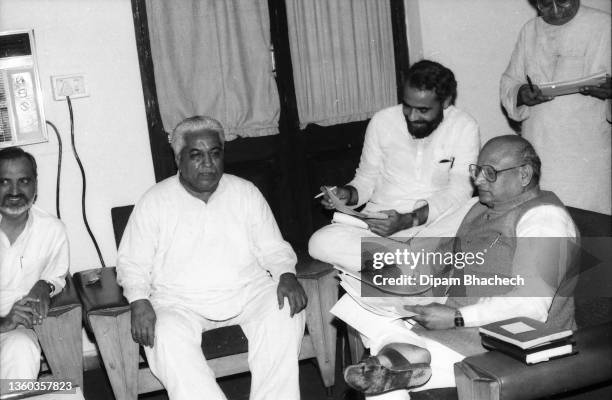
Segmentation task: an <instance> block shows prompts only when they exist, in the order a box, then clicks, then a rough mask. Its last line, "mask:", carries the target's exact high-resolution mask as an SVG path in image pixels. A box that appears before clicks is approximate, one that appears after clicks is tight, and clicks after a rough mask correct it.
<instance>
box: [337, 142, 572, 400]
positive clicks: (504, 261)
mask: <svg viewBox="0 0 612 400" xmlns="http://www.w3.org/2000/svg"><path fill="white" fill-rule="evenodd" d="M540 164H541V163H540V159H539V157H538V155H537V153H536V152H535V150H534V149H533V147H532V146H531V144H530V143H529V142H528V141H527V140H525V139H524V138H522V137H520V136H517V135H507V136H499V137H496V138H493V139H491V140H490V141H489V142H487V143H486V144H485V146H484V147H483V148H482V150H481V151H480V154H479V156H478V161H477V163H476V164H472V165H470V167H469V171H470V175H471V178H472V180H473V182H474V184H475V185H476V187H477V188H478V197H476V198H474V199H473V200H472V201H470V203H469V204H468V205H466V207H464V209H463V210H461V211H460V212H458V213H457V214H456V215H454V216H453V218H455V219H456V220H457V221H459V220H460V221H461V222H460V224H459V227H458V229H457V233H456V238H451V239H444V238H441V239H436V238H432V237H431V236H432V235H431V232H432V230H433V229H435V227H434V226H431V227H429V228H427V229H425V230H424V231H422V232H421V233H419V235H418V236H417V237H415V238H413V239H412V240H411V241H410V242H409V244H408V245H409V248H410V249H411V250H412V251H413V252H414V251H417V250H418V249H421V248H423V247H430V248H432V247H431V246H430V245H431V244H432V243H433V242H436V241H438V240H439V241H438V242H437V243H436V248H437V250H438V251H440V252H445V251H452V252H453V253H454V254H457V253H458V252H462V253H464V254H467V253H471V254H477V253H478V252H483V253H484V254H483V259H484V262H483V263H478V262H476V263H472V264H466V265H462V266H461V267H459V266H458V264H457V263H455V265H449V266H447V267H446V268H444V267H442V268H438V269H436V267H435V266H432V267H431V271H429V270H428V268H427V266H423V265H419V266H417V268H419V269H421V268H422V271H423V272H429V273H432V274H437V275H438V276H450V277H455V278H460V280H461V281H462V282H463V284H460V285H448V286H447V287H442V288H438V293H436V292H435V291H434V294H436V295H441V296H448V300H447V301H446V303H445V304H439V303H432V304H429V305H421V306H405V307H404V308H406V309H407V310H409V311H411V312H414V313H415V314H416V315H415V316H414V317H412V319H413V320H414V321H416V322H417V323H418V324H416V325H415V326H414V327H413V328H412V329H410V330H409V329H404V328H400V327H398V326H397V324H395V323H392V322H388V320H381V321H378V322H379V323H376V324H373V325H372V326H370V327H368V328H365V329H364V326H367V325H364V324H361V325H360V329H359V330H360V333H362V334H363V335H364V336H365V337H366V338H367V339H368V340H369V345H370V350H371V352H372V354H377V352H378V351H379V350H381V349H382V348H383V347H384V346H385V345H388V344H389V343H411V344H413V345H417V346H421V347H425V348H427V350H429V352H430V353H431V370H432V376H431V380H430V381H429V382H428V383H427V384H426V385H424V386H422V387H421V388H419V390H422V389H431V388H436V387H447V386H454V385H455V382H454V374H453V364H454V363H455V362H458V361H460V360H461V359H463V358H464V357H466V356H469V355H473V354H477V353H481V352H484V349H483V348H482V346H481V344H480V337H479V334H478V330H477V328H478V327H479V326H482V325H485V324H488V323H492V322H496V321H502V320H505V319H509V318H513V317H519V316H525V317H530V318H533V319H536V320H539V321H542V322H545V323H546V324H547V325H549V326H551V327H558V328H564V329H571V328H575V321H574V301H573V297H572V295H571V293H572V290H573V286H572V285H573V281H571V280H567V274H568V271H569V269H570V266H571V265H572V262H573V260H574V255H575V253H574V252H575V249H576V247H575V245H574V244H575V241H576V237H577V236H578V233H577V229H576V227H575V225H574V222H573V221H572V219H571V217H570V215H569V213H568V212H567V210H566V209H565V207H564V206H563V204H562V203H561V201H560V200H559V198H558V197H557V196H556V195H555V194H554V193H552V192H547V191H542V190H540V187H539V179H540ZM446 223H448V221H446ZM455 226H457V225H455ZM440 243H441V244H440ZM467 276H475V277H479V278H492V277H495V276H498V277H507V278H514V277H517V276H521V277H522V278H523V279H524V281H523V282H522V283H519V284H516V285H512V284H510V285H502V284H487V285H482V284H480V285H475V284H467V283H466V282H467V280H466V278H465V277H467ZM461 278H463V279H461ZM516 281H517V282H521V281H519V280H516ZM566 285H568V286H566ZM560 287H563V290H560V289H559V288H560ZM360 312H365V311H360ZM347 315H348V314H347ZM337 316H338V317H339V318H341V319H345V318H346V319H347V320H349V321H350V318H351V317H350V315H349V316H345V315H343V314H342V313H340V315H337ZM373 318H374V319H376V318H377V317H375V316H374V317H373ZM349 321H347V322H348V323H350V322H349ZM369 321H372V319H369ZM380 332H385V335H383V337H380V336H378V337H377V334H379V333H380ZM366 372H367V371H366ZM366 372H364V374H365V373H366ZM373 380H374V381H376V378H374V379H373ZM403 383H408V384H409V382H403ZM395 385H396V386H395V387H396V388H398V387H402V386H401V384H399V386H397V385H398V384H397V383H395ZM382 386H385V385H382ZM385 387H388V386H385ZM407 396H408V394H407V393H406V392H405V391H396V392H391V393H388V394H386V395H383V396H381V397H377V399H378V398H380V399H381V400H382V399H383V398H384V399H405V398H407Z"/></svg>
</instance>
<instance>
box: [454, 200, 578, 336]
mask: <svg viewBox="0 0 612 400" xmlns="http://www.w3.org/2000/svg"><path fill="white" fill-rule="evenodd" d="M516 236H517V238H527V237H533V238H553V237H559V238H561V237H568V238H576V236H577V229H576V226H575V225H574V222H573V221H572V219H571V217H570V216H569V214H568V213H567V212H566V211H565V210H563V209H562V208H561V207H557V206H553V205H543V206H539V207H535V208H533V209H531V210H529V211H527V212H526V213H525V214H524V215H523V217H522V218H521V219H520V220H519V221H518V223H517V227H516ZM541 244H542V243H541V242H538V241H537V240H533V241H526V240H522V241H519V242H518V245H517V251H516V253H518V255H515V260H514V264H515V265H513V275H514V274H518V273H520V274H523V272H524V273H525V274H532V273H533V268H535V266H536V265H540V263H538V260H537V259H536V258H533V257H530V255H533V254H536V253H539V254H540V255H543V256H546V254H542V253H545V252H541V251H540V252H538V251H537V250H538V249H537V247H538V246H539V245H541ZM521 254H522V256H521ZM523 257H524V258H525V259H527V260H529V261H531V262H529V263H528V265H525V263H523V262H521V261H520V259H521V258H523ZM517 264H518V265H517ZM528 269H529V270H528ZM562 272H564V271H562ZM532 277H533V275H532ZM535 281H536V280H534V279H533V278H531V279H527V282H531V283H534V284H535V285H539V284H540V283H541V286H538V287H534V286H531V287H530V288H516V289H513V290H512V291H510V292H509V293H507V294H506V295H504V296H497V297H485V298H481V299H480V300H479V301H478V303H476V304H473V305H469V306H465V307H462V308H460V309H459V311H460V312H461V315H462V316H463V319H464V322H465V326H467V327H475V326H481V325H485V324H488V323H491V322H495V321H501V320H504V319H508V318H513V317H518V316H525V317H530V318H533V319H536V320H538V321H541V322H545V321H546V319H547V318H548V310H549V309H550V305H551V304H552V299H553V295H554V290H555V289H556V288H551V287H549V286H546V284H545V283H544V282H535ZM547 291H548V292H549V293H550V296H540V297H536V296H534V293H542V294H544V293H545V292H547ZM525 292H528V293H525ZM521 294H526V296H521Z"/></svg>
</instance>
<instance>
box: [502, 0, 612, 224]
mask: <svg viewBox="0 0 612 400" xmlns="http://www.w3.org/2000/svg"><path fill="white" fill-rule="evenodd" d="M533 1H534V2H535V4H536V7H537V9H538V12H539V16H538V17H536V18H534V19H532V20H530V21H528V22H527V23H526V24H525V26H523V28H522V30H521V32H520V34H519V38H518V40H517V43H516V46H515V49H514V52H513V53H512V57H511V59H510V63H509V65H508V67H507V69H506V71H505V72H504V74H503V75H502V78H501V87H500V89H501V91H500V95H501V102H502V104H503V106H504V108H505V109H506V111H507V112H508V116H509V117H510V118H512V119H513V120H516V121H522V135H523V136H524V137H525V138H527V139H528V140H529V141H530V142H531V143H532V144H533V146H534V147H535V149H536V150H537V151H538V154H539V155H540V157H541V158H542V165H543V173H542V187H543V188H544V189H548V190H553V191H554V192H555V193H556V194H557V195H558V196H559V197H560V198H561V200H563V202H564V203H565V204H566V205H568V206H572V207H578V208H583V209H588V210H592V211H597V212H600V213H605V214H611V213H612V183H611V179H610V176H611V158H612V152H611V133H612V132H611V128H610V121H611V115H610V107H611V100H610V99H611V98H612V81H611V79H610V74H611V73H612V67H611V63H612V61H611V60H612V55H611V42H610V28H611V24H610V14H608V13H605V12H603V11H600V10H596V9H593V8H590V7H586V6H584V5H581V4H580V0H533ZM600 72H605V73H606V74H607V78H606V80H605V82H604V83H602V84H600V85H599V86H584V87H581V88H580V89H579V92H578V93H574V94H568V95H564V96H557V97H550V96H546V95H544V94H543V92H542V90H541V88H540V86H541V85H542V84H543V83H549V82H558V81H568V80H574V79H580V78H584V77H587V76H590V75H593V74H597V73H600ZM570 165H571V168H568V166H570Z"/></svg>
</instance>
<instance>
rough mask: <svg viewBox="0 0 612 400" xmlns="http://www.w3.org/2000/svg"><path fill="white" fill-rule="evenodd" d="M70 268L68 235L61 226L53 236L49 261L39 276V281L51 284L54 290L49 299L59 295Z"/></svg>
mask: <svg viewBox="0 0 612 400" xmlns="http://www.w3.org/2000/svg"><path fill="white" fill-rule="evenodd" d="M69 266H70V253H69V250H68V235H66V228H65V227H64V225H63V224H61V229H60V230H59V231H58V232H57V234H56V236H55V243H54V244H53V250H52V251H51V254H50V257H49V261H48V262H47V265H46V266H45V267H44V269H43V270H42V272H41V274H40V279H41V280H44V281H48V282H51V283H52V284H53V286H54V287H55V289H54V290H53V292H51V297H53V296H55V295H56V294H59V293H60V292H61V291H62V289H64V286H66V274H67V273H68V268H69Z"/></svg>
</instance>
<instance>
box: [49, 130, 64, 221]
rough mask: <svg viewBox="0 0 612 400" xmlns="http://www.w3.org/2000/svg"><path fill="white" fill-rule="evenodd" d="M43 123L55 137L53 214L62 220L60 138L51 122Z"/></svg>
mask: <svg viewBox="0 0 612 400" xmlns="http://www.w3.org/2000/svg"><path fill="white" fill-rule="evenodd" d="M45 122H47V125H49V126H50V127H51V128H53V131H54V132H55V136H56V137H57V148H58V153H57V182H56V184H55V214H56V215H57V218H59V219H62V217H61V215H60V180H61V176H62V138H61V137H60V134H59V131H58V130H57V127H56V126H55V125H53V123H52V122H49V121H45Z"/></svg>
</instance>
